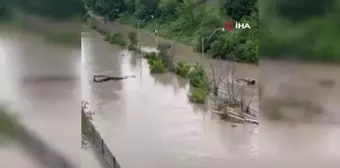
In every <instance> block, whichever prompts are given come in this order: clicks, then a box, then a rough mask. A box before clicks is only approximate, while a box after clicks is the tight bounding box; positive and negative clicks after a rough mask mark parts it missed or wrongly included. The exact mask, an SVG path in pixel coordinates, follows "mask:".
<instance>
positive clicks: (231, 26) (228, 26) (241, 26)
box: [225, 20, 251, 30]
mask: <svg viewBox="0 0 340 168" xmlns="http://www.w3.org/2000/svg"><path fill="white" fill-rule="evenodd" d="M225 28H226V29H227V30H233V29H251V27H250V25H249V23H240V22H235V21H233V20H228V21H226V22H225Z"/></svg>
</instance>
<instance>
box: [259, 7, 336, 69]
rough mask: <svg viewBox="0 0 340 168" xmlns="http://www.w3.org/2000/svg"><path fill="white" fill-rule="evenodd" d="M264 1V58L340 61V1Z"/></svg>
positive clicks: (262, 21)
mask: <svg viewBox="0 0 340 168" xmlns="http://www.w3.org/2000/svg"><path fill="white" fill-rule="evenodd" d="M262 4H263V6H261V10H262V11H261V15H263V16H264V17H263V18H260V19H261V29H262V30H261V31H263V32H265V33H262V34H261V44H260V45H261V56H263V58H269V59H293V60H297V59H300V60H311V61H317V62H320V61H323V62H332V63H334V62H339V61H340V49H339V47H338V44H339V43H340V29H339V27H340V20H339V19H338V16H339V15H340V10H339V1H309V0H300V1H294V0H285V1H282V0H271V1H264V2H263V3H262ZM306 4H308V5H306ZM274 9H275V11H274Z"/></svg>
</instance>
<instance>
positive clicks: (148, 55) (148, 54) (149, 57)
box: [144, 52, 157, 64]
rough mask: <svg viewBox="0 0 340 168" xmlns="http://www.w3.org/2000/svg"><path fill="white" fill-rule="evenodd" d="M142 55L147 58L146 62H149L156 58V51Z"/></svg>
mask: <svg viewBox="0 0 340 168" xmlns="http://www.w3.org/2000/svg"><path fill="white" fill-rule="evenodd" d="M144 57H145V58H146V59H148V63H149V64H150V61H152V60H156V59H157V53H156V52H150V53H146V54H145V56H144Z"/></svg>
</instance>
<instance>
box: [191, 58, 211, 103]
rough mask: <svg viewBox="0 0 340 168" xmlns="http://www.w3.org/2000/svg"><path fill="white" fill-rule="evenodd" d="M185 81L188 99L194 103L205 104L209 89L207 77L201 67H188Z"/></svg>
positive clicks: (196, 65) (197, 65)
mask: <svg viewBox="0 0 340 168" xmlns="http://www.w3.org/2000/svg"><path fill="white" fill-rule="evenodd" d="M186 76H187V79H188V80H189V86H190V89H189V94H188V95H189V98H190V100H192V101H194V102H196V103H203V102H205V100H206V98H207V96H208V94H209V92H210V89H209V83H208V77H207V75H206V72H205V71H204V69H203V67H202V66H201V65H199V64H198V63H197V64H194V65H191V66H190V69H189V71H188V72H187V75H186Z"/></svg>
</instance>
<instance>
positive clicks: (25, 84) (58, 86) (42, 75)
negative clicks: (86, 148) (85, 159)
mask: <svg viewBox="0 0 340 168" xmlns="http://www.w3.org/2000/svg"><path fill="white" fill-rule="evenodd" d="M79 67H80V47H78V48H74V47H64V46H63V47H61V46H58V45H54V44H52V43H48V42H46V41H44V40H43V39H42V38H41V37H39V36H37V35H36V34H31V33H29V32H23V31H22V30H20V31H19V30H16V29H13V28H11V27H7V26H4V27H1V28H0V81H1V88H0V102H1V104H3V103H8V104H6V105H7V106H9V107H10V108H11V109H13V112H14V113H17V115H18V118H19V121H20V122H22V124H23V125H25V126H26V127H27V128H28V129H29V130H31V131H32V132H34V133H35V134H36V135H37V137H39V138H40V139H41V140H43V141H44V142H45V143H47V144H49V145H50V146H51V147H52V148H53V149H54V150H56V151H58V152H59V153H60V154H62V155H64V157H66V158H68V160H69V161H70V162H71V163H73V164H74V165H77V166H80V154H81V153H80V113H79V111H80V107H79V102H80V69H79ZM19 147H20V146H15V145H14V146H13V145H10V146H7V147H6V149H5V148H4V150H2V149H0V151H1V152H0V157H1V162H0V167H13V168H20V167H29V166H30V165H32V167H35V168H37V167H39V165H37V161H35V160H32V159H33V158H30V157H28V156H30V155H31V154H30V153H24V152H23V150H21V149H20V148H19ZM19 158H20V159H19ZM21 163H22V164H21ZM30 163H32V164H30ZM23 165H24V166H23Z"/></svg>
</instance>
